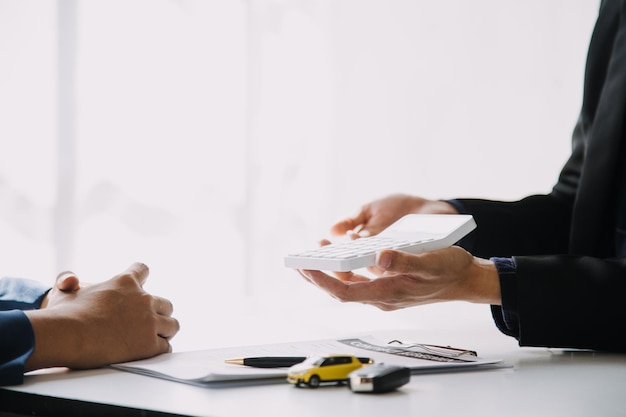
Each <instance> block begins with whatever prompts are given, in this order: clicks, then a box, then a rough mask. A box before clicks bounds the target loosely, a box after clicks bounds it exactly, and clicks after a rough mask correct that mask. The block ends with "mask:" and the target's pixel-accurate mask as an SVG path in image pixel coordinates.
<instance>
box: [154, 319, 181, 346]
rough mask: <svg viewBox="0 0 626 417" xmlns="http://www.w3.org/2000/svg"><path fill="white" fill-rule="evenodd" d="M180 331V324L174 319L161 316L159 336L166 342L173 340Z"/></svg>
mask: <svg viewBox="0 0 626 417" xmlns="http://www.w3.org/2000/svg"><path fill="white" fill-rule="evenodd" d="M179 330H180V323H179V322H178V320H176V319H175V318H173V317H168V316H160V317H159V323H158V329H157V335H158V336H159V337H160V338H162V339H166V340H168V341H169V340H170V339H171V338H173V337H174V336H175V335H176V333H178V331H179Z"/></svg>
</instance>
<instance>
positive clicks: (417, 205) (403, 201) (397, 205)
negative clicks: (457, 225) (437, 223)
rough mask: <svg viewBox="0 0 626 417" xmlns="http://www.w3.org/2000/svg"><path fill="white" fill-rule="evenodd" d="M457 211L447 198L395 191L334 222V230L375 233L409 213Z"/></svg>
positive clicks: (357, 234) (364, 234)
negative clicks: (433, 197)
mask: <svg viewBox="0 0 626 417" xmlns="http://www.w3.org/2000/svg"><path fill="white" fill-rule="evenodd" d="M412 213H415V214H458V212H457V211H456V209H455V208H454V207H452V206H451V205H450V204H448V203H446V202H445V201H439V200H428V199H425V198H422V197H416V196H411V195H406V194H393V195H390V196H387V197H383V198H381V199H378V200H374V201H372V202H371V203H368V204H365V205H363V206H362V207H361V209H360V210H359V211H358V213H357V214H355V215H354V216H352V217H348V218H346V219H343V220H341V221H339V222H337V223H335V224H334V225H333V226H332V227H331V229H330V232H331V234H333V235H335V236H341V235H345V234H347V235H348V236H350V237H351V238H353V239H356V238H358V237H368V236H374V235H377V234H378V233H380V232H382V231H383V230H384V229H386V228H387V227H389V226H390V225H391V224H392V223H394V222H395V221H396V220H398V219H400V218H401V217H403V216H404V215H406V214H412Z"/></svg>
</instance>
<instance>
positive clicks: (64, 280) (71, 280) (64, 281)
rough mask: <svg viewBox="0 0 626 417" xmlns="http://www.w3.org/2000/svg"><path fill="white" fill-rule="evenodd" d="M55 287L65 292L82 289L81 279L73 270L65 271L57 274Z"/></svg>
mask: <svg viewBox="0 0 626 417" xmlns="http://www.w3.org/2000/svg"><path fill="white" fill-rule="evenodd" d="M55 287H56V288H57V289H58V290H60V291H64V292H71V291H78V290H79V289H80V280H79V279H78V277H77V276H76V274H74V273H73V272H71V271H64V272H61V273H60V274H59V275H57V279H56V282H55Z"/></svg>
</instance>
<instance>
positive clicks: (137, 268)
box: [122, 262, 150, 286]
mask: <svg viewBox="0 0 626 417" xmlns="http://www.w3.org/2000/svg"><path fill="white" fill-rule="evenodd" d="M149 273H150V270H149V268H148V266H147V265H146V264H143V263H141V262H135V263H134V264H132V265H131V266H129V267H128V268H127V269H126V271H124V272H123V273H122V275H128V276H130V277H132V278H133V279H134V280H135V282H137V284H139V286H143V284H144V283H145V282H146V280H147V279H148V275H149Z"/></svg>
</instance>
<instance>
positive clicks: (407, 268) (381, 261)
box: [376, 249, 420, 273]
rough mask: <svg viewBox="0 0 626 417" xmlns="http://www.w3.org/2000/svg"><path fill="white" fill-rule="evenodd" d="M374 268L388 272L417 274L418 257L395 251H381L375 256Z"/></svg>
mask: <svg viewBox="0 0 626 417" xmlns="http://www.w3.org/2000/svg"><path fill="white" fill-rule="evenodd" d="M376 266H377V267H379V268H380V269H382V270H384V271H389V272H400V273H403V272H409V273H410V272H417V270H418V269H419V267H420V262H419V256H416V255H413V254H410V253H407V252H403V251H397V250H389V249H387V250H382V251H380V252H378V253H377V254H376Z"/></svg>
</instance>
